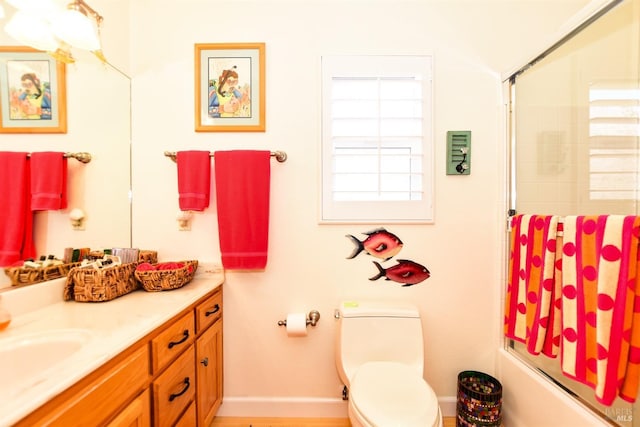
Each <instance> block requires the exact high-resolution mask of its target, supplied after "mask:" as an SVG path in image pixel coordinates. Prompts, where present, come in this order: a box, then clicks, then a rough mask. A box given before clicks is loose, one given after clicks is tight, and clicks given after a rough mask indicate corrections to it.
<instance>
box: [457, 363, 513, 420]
mask: <svg viewBox="0 0 640 427" xmlns="http://www.w3.org/2000/svg"><path fill="white" fill-rule="evenodd" d="M456 412H457V417H456V426H457V427H481V426H482V427H499V426H500V425H501V424H502V384H500V381H498V380H497V379H495V378H493V377H492V376H491V375H488V374H485V373H482V372H476V371H463V372H460V373H459V374H458V404H457V411H456Z"/></svg>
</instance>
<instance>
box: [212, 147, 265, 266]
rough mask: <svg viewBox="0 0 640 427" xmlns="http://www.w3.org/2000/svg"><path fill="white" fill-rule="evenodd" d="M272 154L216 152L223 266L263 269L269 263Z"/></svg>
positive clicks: (217, 195) (262, 152)
mask: <svg viewBox="0 0 640 427" xmlns="http://www.w3.org/2000/svg"><path fill="white" fill-rule="evenodd" d="M270 159H271V153H270V152H269V151H258V150H234V151H216V152H215V153H214V162H215V183H216V202H217V208H218V233H219V236H220V251H221V254H222V265H223V266H224V268H225V269H228V270H262V269H264V268H265V266H266V264H267V248H268V242H269V194H270V180H271V169H270V168H271V165H270Z"/></svg>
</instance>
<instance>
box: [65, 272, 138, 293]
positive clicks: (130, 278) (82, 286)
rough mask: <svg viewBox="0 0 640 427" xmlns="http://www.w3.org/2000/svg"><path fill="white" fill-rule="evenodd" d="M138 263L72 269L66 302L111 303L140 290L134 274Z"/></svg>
mask: <svg viewBox="0 0 640 427" xmlns="http://www.w3.org/2000/svg"><path fill="white" fill-rule="evenodd" d="M137 266H138V263H137V262H131V263H128V264H121V265H117V266H115V267H108V268H101V269H95V268H80V267H75V268H72V269H71V271H70V272H69V274H68V275H67V284H66V286H65V289H64V300H65V301H69V300H76V301H78V302H101V301H111V300H112V299H114V298H117V297H119V296H122V295H125V294H128V293H129V292H132V291H135V290H136V289H138V288H139V285H138V282H137V281H136V279H135V277H134V275H133V272H134V271H135V269H136V267H137Z"/></svg>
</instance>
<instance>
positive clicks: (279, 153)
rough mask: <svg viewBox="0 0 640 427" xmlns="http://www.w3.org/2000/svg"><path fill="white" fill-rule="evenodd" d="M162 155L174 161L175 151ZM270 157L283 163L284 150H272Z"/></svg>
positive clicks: (211, 155)
mask: <svg viewBox="0 0 640 427" xmlns="http://www.w3.org/2000/svg"><path fill="white" fill-rule="evenodd" d="M164 155H165V156H167V157H169V158H170V159H171V160H173V161H174V162H175V161H176V152H175V151H165V152H164ZM213 155H214V153H211V154H209V157H213ZM271 157H275V158H276V160H277V161H278V162H280V163H284V162H286V161H287V153H285V152H284V151H272V152H271Z"/></svg>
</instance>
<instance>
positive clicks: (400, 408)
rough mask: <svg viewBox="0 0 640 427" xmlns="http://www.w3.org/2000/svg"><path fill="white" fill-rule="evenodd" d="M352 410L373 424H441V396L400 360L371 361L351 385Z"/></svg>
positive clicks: (422, 426)
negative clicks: (437, 395)
mask: <svg viewBox="0 0 640 427" xmlns="http://www.w3.org/2000/svg"><path fill="white" fill-rule="evenodd" d="M349 401H350V402H349V405H350V408H349V411H350V413H351V414H352V415H353V416H355V417H356V419H357V421H358V422H361V423H362V424H363V425H365V426H371V427H390V426H402V427H437V426H440V425H441V423H442V417H441V415H440V407H439V405H438V399H437V397H436V394H435V392H434V391H433V389H432V388H431V387H430V386H429V384H427V382H426V381H424V379H422V377H420V376H419V375H418V373H417V372H416V371H415V370H414V369H412V368H410V367H409V366H407V365H404V364H402V363H397V362H368V363H365V364H363V365H362V366H361V367H360V368H358V370H357V371H356V373H355V375H354V377H353V378H352V380H351V384H350V387H349Z"/></svg>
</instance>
